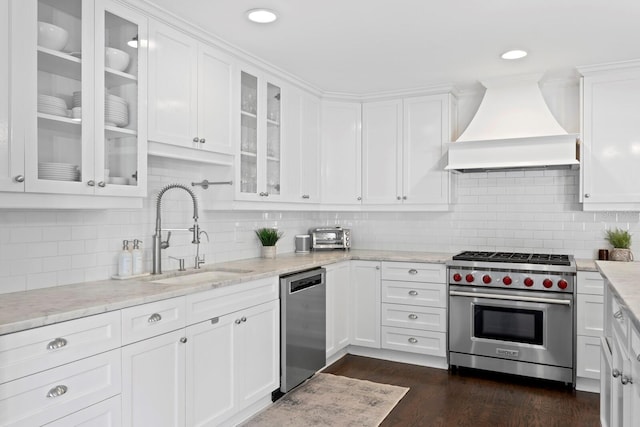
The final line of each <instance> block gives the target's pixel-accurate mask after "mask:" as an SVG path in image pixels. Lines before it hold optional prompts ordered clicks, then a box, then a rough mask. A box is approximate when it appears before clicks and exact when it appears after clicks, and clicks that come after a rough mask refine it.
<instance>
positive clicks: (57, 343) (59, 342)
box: [47, 338, 67, 350]
mask: <svg viewBox="0 0 640 427" xmlns="http://www.w3.org/2000/svg"><path fill="white" fill-rule="evenodd" d="M65 345H67V340H65V339H64V338H56V339H55V340H53V341H51V342H50V343H49V344H47V350H55V349H57V348H62V347H64V346H65Z"/></svg>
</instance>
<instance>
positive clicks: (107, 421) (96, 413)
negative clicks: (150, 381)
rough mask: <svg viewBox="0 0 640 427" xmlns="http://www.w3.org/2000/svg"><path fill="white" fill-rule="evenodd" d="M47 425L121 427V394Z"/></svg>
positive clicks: (59, 426)
mask: <svg viewBox="0 0 640 427" xmlns="http://www.w3.org/2000/svg"><path fill="white" fill-rule="evenodd" d="M45 425H46V426H47V427H70V426H73V427H119V426H121V425H122V403H121V402H120V396H119V395H118V396H114V397H112V398H110V399H107V400H103V401H102V402H100V403H96V404H95V405H91V406H89V407H88V408H85V409H82V410H80V411H78V412H74V413H73V414H71V415H67V416H66V417H64V418H61V419H59V420H56V421H53V422H51V423H49V424H45Z"/></svg>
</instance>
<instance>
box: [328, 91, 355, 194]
mask: <svg viewBox="0 0 640 427" xmlns="http://www.w3.org/2000/svg"><path fill="white" fill-rule="evenodd" d="M361 128H362V108H361V104H360V103H355V102H337V101H323V102H322V105H321V134H322V136H321V141H322V143H321V147H322V151H321V181H320V187H321V201H322V203H323V204H340V205H360V203H361V200H362V193H361V191H362V190H361V164H362V158H361V157H362V132H361Z"/></svg>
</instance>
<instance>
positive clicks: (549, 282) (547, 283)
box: [542, 279, 553, 288]
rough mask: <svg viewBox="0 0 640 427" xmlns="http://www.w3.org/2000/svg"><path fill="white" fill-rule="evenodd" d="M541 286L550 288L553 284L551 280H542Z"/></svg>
mask: <svg viewBox="0 0 640 427" xmlns="http://www.w3.org/2000/svg"><path fill="white" fill-rule="evenodd" d="M542 286H544V287H545V288H550V287H552V286H553V282H552V281H551V279H544V280H543V281H542Z"/></svg>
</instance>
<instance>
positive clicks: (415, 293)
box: [409, 290, 418, 297]
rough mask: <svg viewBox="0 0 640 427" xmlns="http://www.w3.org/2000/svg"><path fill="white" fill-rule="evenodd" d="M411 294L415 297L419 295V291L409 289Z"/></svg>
mask: <svg viewBox="0 0 640 427" xmlns="http://www.w3.org/2000/svg"><path fill="white" fill-rule="evenodd" d="M409 295H411V296H412V297H415V296H416V295H418V291H414V290H411V291H409Z"/></svg>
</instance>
